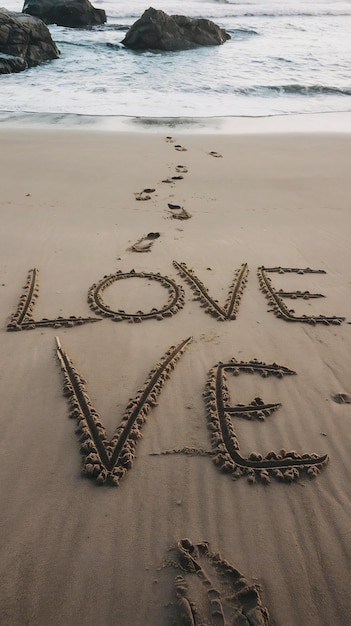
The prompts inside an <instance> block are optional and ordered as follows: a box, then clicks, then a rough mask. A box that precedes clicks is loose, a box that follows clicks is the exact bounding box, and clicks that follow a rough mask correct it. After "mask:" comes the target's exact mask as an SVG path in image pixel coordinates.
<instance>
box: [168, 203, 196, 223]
mask: <svg viewBox="0 0 351 626" xmlns="http://www.w3.org/2000/svg"><path fill="white" fill-rule="evenodd" d="M168 208H169V209H170V210H171V218H173V219H174V220H189V219H190V218H191V217H192V215H191V213H189V212H188V211H187V210H186V209H184V207H182V206H180V205H179V204H170V203H168Z"/></svg>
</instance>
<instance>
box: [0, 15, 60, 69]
mask: <svg viewBox="0 0 351 626" xmlns="http://www.w3.org/2000/svg"><path fill="white" fill-rule="evenodd" d="M59 54H60V52H59V50H58V49H57V47H56V45H55V43H54V42H53V40H52V39H51V35H50V32H49V29H48V28H47V26H45V24H44V23H43V22H42V21H41V20H39V19H37V18H36V17H32V16H30V15H23V13H13V12H11V11H6V9H2V8H1V9H0V74H11V73H12V72H21V71H22V70H25V69H27V67H33V66H34V65H39V64H40V63H44V61H49V60H51V59H57V57H58V56H59Z"/></svg>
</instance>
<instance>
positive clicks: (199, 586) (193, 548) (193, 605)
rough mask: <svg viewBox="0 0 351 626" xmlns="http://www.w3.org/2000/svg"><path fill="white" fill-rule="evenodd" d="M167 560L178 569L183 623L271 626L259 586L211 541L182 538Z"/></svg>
mask: <svg viewBox="0 0 351 626" xmlns="http://www.w3.org/2000/svg"><path fill="white" fill-rule="evenodd" d="M172 556H173V557H174V558H173V559H172V560H169V561H168V562H166V564H167V565H170V566H172V567H174V568H176V569H177V570H178V572H179V573H178V575H177V576H176V577H175V597H176V603H175V605H174V609H175V612H176V617H177V618H178V620H180V624H181V626H196V624H208V625H211V626H223V625H224V624H229V623H230V624H231V625H232V626H242V625H243V624H255V626H270V624H271V620H270V617H269V614H268V611H267V609H266V608H265V607H264V606H263V604H262V600H261V596H260V591H261V589H260V586H259V585H258V584H256V583H255V582H251V581H250V580H248V579H247V578H245V577H244V576H243V575H242V574H241V573H240V572H239V571H238V570H237V569H236V568H235V567H233V566H232V565H231V564H230V563H229V562H228V561H227V560H225V559H223V558H222V557H221V556H220V554H218V552H216V553H214V552H212V551H211V549H210V546H209V543H208V542H207V541H204V542H203V543H199V544H193V543H192V542H191V541H190V540H189V539H181V540H180V541H178V542H177V545H176V546H175V548H174V549H173V550H172Z"/></svg>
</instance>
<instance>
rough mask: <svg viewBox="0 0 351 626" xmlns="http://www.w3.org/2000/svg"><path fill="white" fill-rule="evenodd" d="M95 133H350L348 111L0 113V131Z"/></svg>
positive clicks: (350, 122) (350, 115) (349, 113)
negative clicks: (178, 114) (169, 115)
mask: <svg viewBox="0 0 351 626" xmlns="http://www.w3.org/2000/svg"><path fill="white" fill-rule="evenodd" d="M55 127H56V128H61V129H63V128H65V129H72V130H73V129H74V130H85V131H86V130H97V131H106V132H113V131H118V132H133V131H135V132H142V133H148V132H149V133H157V132H160V133H164V132H167V131H173V132H174V131H176V132H177V133H178V134H180V133H183V134H188V133H191V134H226V135H228V134H234V135H249V134H254V135H256V134H271V133H295V134H296V133H342V134H344V133H351V112H339V113H334V112H332V113H302V114H298V115H294V114H289V115H272V116H267V117H209V118H202V117H199V118H178V117H173V118H153V117H127V116H90V115H76V114H61V113H60V114H54V113H47V114H38V113H12V112H3V113H0V129H1V128H18V129H20V128H26V129H37V130H44V129H53V128H55Z"/></svg>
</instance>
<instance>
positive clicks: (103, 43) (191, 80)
mask: <svg viewBox="0 0 351 626" xmlns="http://www.w3.org/2000/svg"><path fill="white" fill-rule="evenodd" d="M4 4H5V7H6V8H7V9H9V10H12V11H21V10H22V6H23V2H22V1H18V0H5V1H4ZM93 4H94V6H96V7H97V8H103V9H105V11H106V13H107V24H105V25H103V26H100V27H96V28H94V29H92V30H76V29H69V28H62V27H58V26H50V27H49V28H50V31H51V34H52V37H53V39H54V41H55V42H56V44H57V46H58V48H59V49H60V51H61V55H60V58H59V59H57V60H55V61H51V62H49V63H45V64H44V65H41V66H39V67H36V68H31V69H29V70H26V71H24V72H21V73H19V74H12V75H2V76H0V112H2V114H4V113H6V112H12V113H16V114H22V113H24V112H31V113H50V114H60V115H62V114H79V115H86V116H132V117H146V118H159V117H163V118H164V117H167V118H170V117H181V118H193V117H196V118H201V117H214V116H249V117H250V116H254V117H256V116H270V115H281V114H294V113H322V112H332V111H333V112H336V111H338V112H339V111H343V112H345V111H350V110H351V65H350V58H349V57H350V55H349V50H350V33H351V0H304V1H302V0H289V1H283V0H269V1H266V0H250V1H247V2H239V1H235V0H231V1H228V0H222V1H221V0H212V1H209V0H189V1H187V2H185V1H184V0H158V2H157V3H155V4H153V6H154V8H157V9H162V10H164V11H165V12H166V13H169V14H183V15H188V16H190V17H205V18H209V19H211V20H213V21H214V22H216V23H217V24H218V25H220V26H221V27H223V28H225V29H226V30H227V31H228V32H229V33H230V35H231V39H230V40H229V41H228V42H226V43H225V44H223V45H222V46H214V47H206V48H198V49H195V50H190V51H182V52H155V51H146V52H135V51H131V50H128V49H126V48H124V47H123V46H122V45H121V41H122V39H123V37H124V36H125V33H126V31H127V30H128V28H129V27H130V26H131V25H132V24H133V22H135V21H136V19H138V18H139V17H140V16H141V14H142V13H143V11H144V10H145V9H146V8H148V6H149V5H148V4H145V3H144V2H142V1H141V0H128V2H123V3H122V2H120V0H95V2H94V1H93Z"/></svg>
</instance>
